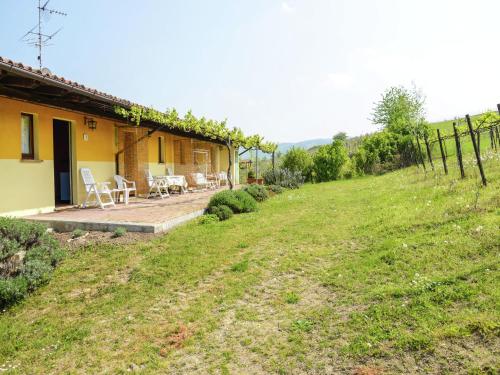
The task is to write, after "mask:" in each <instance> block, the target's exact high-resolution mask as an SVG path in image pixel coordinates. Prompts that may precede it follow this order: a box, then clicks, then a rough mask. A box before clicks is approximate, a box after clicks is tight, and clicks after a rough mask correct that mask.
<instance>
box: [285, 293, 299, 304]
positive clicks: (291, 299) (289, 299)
mask: <svg viewBox="0 0 500 375" xmlns="http://www.w3.org/2000/svg"><path fill="white" fill-rule="evenodd" d="M285 302H286V303H289V304H295V303H297V302H299V296H298V295H297V294H296V293H294V292H289V293H287V294H286V295H285Z"/></svg>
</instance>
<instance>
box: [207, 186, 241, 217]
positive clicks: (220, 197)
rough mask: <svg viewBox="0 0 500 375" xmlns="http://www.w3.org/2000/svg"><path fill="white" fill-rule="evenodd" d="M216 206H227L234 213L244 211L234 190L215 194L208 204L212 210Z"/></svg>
mask: <svg viewBox="0 0 500 375" xmlns="http://www.w3.org/2000/svg"><path fill="white" fill-rule="evenodd" d="M215 206H227V207H229V208H230V209H231V211H233V212H234V213H238V212H241V211H242V209H243V206H242V203H241V202H240V201H239V200H238V198H236V195H235V193H234V191H233V190H223V191H221V192H218V193H217V194H214V195H213V196H212V198H210V202H208V209H209V210H210V209H211V208H212V207H215Z"/></svg>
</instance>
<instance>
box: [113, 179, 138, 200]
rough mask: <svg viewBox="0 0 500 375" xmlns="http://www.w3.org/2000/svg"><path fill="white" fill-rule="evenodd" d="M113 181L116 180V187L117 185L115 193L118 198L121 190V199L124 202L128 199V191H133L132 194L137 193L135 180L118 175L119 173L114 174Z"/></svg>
mask: <svg viewBox="0 0 500 375" xmlns="http://www.w3.org/2000/svg"><path fill="white" fill-rule="evenodd" d="M114 179H115V182H116V187H117V189H116V190H117V194H118V198H120V195H119V194H120V192H123V201H124V202H125V204H126V205H127V204H128V200H129V197H130V193H131V192H134V194H137V189H136V187H135V181H129V180H127V179H126V178H124V177H122V176H120V175H118V174H117V175H115V177H114Z"/></svg>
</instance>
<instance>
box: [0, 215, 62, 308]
mask: <svg viewBox="0 0 500 375" xmlns="http://www.w3.org/2000/svg"><path fill="white" fill-rule="evenodd" d="M62 257H63V251H62V250H61V248H60V247H59V243H58V242H57V241H56V239H55V238H53V237H52V236H51V235H50V234H49V233H47V228H46V227H45V226H44V225H42V224H39V223H34V222H30V221H26V220H21V219H11V218H0V308H4V307H6V306H8V305H10V304H13V303H15V302H18V301H20V300H21V299H23V298H24V297H25V296H26V294H27V293H29V292H31V291H32V290H34V289H36V288H37V287H38V286H40V285H42V284H44V283H45V282H47V280H49V278H50V275H51V273H52V270H53V268H54V267H55V266H56V264H57V263H58V262H59V261H60V260H61V259H62Z"/></svg>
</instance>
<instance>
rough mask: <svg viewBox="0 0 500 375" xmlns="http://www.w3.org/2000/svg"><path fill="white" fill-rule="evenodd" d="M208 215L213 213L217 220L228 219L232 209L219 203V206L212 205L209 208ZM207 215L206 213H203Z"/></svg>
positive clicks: (231, 214)
mask: <svg viewBox="0 0 500 375" xmlns="http://www.w3.org/2000/svg"><path fill="white" fill-rule="evenodd" d="M208 212H209V215H214V216H216V217H217V221H219V220H220V221H224V220H227V219H230V218H231V217H232V216H233V211H232V210H231V209H230V208H229V207H228V206H226V205H224V204H221V205H220V206H212V207H210V209H209V211H208ZM205 216H207V215H205Z"/></svg>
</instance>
